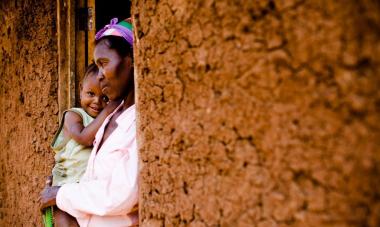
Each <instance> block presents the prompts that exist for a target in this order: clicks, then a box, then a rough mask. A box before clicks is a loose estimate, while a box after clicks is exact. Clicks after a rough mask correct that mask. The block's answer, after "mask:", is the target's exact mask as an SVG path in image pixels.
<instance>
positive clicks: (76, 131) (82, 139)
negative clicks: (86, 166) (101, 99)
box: [64, 101, 120, 146]
mask: <svg viewBox="0 0 380 227" xmlns="http://www.w3.org/2000/svg"><path fill="white" fill-rule="evenodd" d="M119 104H120V102H118V101H110V102H109V103H108V104H107V106H106V107H105V108H104V109H103V110H102V111H101V112H100V114H99V115H98V116H97V117H96V118H95V119H94V120H93V121H92V122H91V123H90V124H89V125H88V126H87V127H84V125H83V119H82V118H81V116H80V115H79V114H77V113H75V112H72V111H68V112H67V113H66V114H65V120H64V130H65V133H66V135H68V136H69V137H71V138H73V139H74V140H75V141H76V142H77V143H79V144H82V145H84V146H92V143H93V141H94V139H95V135H96V132H97V131H98V129H99V128H100V126H102V124H103V122H104V120H105V119H106V118H107V116H108V115H109V114H111V113H112V112H113V111H114V110H115V109H116V107H118V106H119Z"/></svg>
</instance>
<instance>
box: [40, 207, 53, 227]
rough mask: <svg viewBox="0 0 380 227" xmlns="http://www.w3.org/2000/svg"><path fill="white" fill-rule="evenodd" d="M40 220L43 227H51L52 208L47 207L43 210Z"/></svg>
mask: <svg viewBox="0 0 380 227" xmlns="http://www.w3.org/2000/svg"><path fill="white" fill-rule="evenodd" d="M42 219H43V221H44V225H45V227H53V226H54V222H53V207H48V208H46V209H45V210H44V214H43V215H42Z"/></svg>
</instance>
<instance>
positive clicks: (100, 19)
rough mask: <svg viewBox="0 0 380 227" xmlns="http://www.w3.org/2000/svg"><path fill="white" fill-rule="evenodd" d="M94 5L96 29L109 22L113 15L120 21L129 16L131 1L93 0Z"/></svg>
mask: <svg viewBox="0 0 380 227" xmlns="http://www.w3.org/2000/svg"><path fill="white" fill-rule="evenodd" d="M95 5H96V7H95V9H96V12H95V15H96V21H95V23H96V31H99V30H100V29H102V28H103V27H104V25H106V24H109V22H110V20H111V19H112V18H114V17H117V18H118V19H119V21H121V20H124V19H125V18H128V17H130V16H131V1H129V0H123V1H120V0H95Z"/></svg>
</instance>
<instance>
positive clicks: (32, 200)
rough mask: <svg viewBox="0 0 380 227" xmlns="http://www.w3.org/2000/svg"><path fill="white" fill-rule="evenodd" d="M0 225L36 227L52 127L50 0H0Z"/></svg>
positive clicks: (53, 54)
mask: <svg viewBox="0 0 380 227" xmlns="http://www.w3.org/2000/svg"><path fill="white" fill-rule="evenodd" d="M0 25H1V26H0V61H1V65H0V127H1V129H0V226H41V224H42V221H41V215H40V213H39V208H38V196H39V193H40V191H41V190H42V188H43V186H44V184H45V176H47V175H48V174H49V171H50V168H51V166H52V163H53V155H52V153H51V151H50V150H49V142H50V140H51V139H52V137H53V133H54V131H55V129H56V128H57V114H58V103H57V100H58V99H57V93H56V92H57V79H58V75H57V38H56V32H57V31H56V1H50V0H21V1H20V0H17V1H16V0H15V1H13V0H2V1H0Z"/></svg>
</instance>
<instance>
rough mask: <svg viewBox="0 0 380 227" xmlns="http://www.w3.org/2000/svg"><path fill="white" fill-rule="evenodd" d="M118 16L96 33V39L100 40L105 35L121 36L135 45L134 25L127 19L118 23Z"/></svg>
mask: <svg viewBox="0 0 380 227" xmlns="http://www.w3.org/2000/svg"><path fill="white" fill-rule="evenodd" d="M117 21H118V20H117V18H113V19H112V20H111V22H110V24H107V25H106V26H104V28H102V29H101V30H100V31H98V32H97V33H96V35H95V40H99V39H101V38H103V37H104V36H119V37H122V38H124V39H125V40H126V41H127V42H128V43H129V44H130V45H131V47H133V31H132V25H131V24H130V23H129V22H127V21H121V22H119V23H117Z"/></svg>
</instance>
